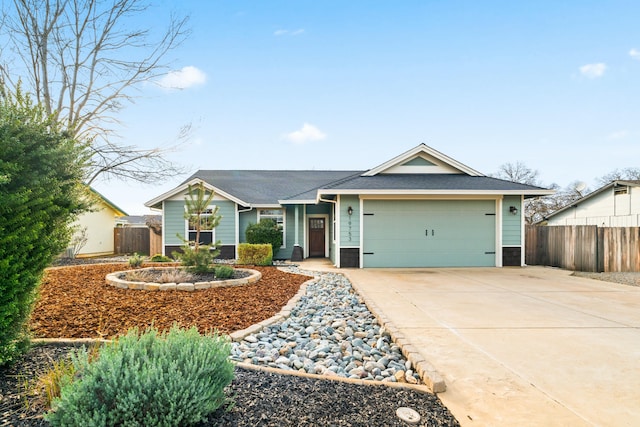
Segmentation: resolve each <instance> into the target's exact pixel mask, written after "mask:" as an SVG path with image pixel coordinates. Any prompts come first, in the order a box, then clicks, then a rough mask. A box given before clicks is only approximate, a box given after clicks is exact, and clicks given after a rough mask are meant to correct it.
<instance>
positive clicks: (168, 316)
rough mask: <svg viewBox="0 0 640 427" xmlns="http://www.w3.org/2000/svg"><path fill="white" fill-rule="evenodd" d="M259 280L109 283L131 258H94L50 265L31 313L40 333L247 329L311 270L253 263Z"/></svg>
mask: <svg viewBox="0 0 640 427" xmlns="http://www.w3.org/2000/svg"><path fill="white" fill-rule="evenodd" d="M251 268H252V269H255V270H258V271H260V272H261V273H262V279H260V280H259V281H258V282H257V283H255V284H251V285H245V286H236V287H228V288H212V289H204V290H199V291H195V292H185V291H142V290H129V289H118V288H115V287H113V286H110V285H107V284H106V282H105V275H106V274H107V273H111V272H114V271H121V270H128V269H129V266H128V265H126V264H94V265H83V266H73V267H62V268H56V269H50V270H47V272H46V273H45V276H44V279H43V281H42V285H41V287H40V296H39V299H38V302H37V304H36V306H35V309H34V311H33V314H32V315H31V329H32V331H33V335H34V337H37V338H111V337H113V336H115V335H118V334H121V333H124V332H126V331H127V329H129V328H131V327H134V326H137V327H139V328H141V329H144V328H146V327H147V326H151V325H153V326H155V327H156V328H158V329H159V330H165V329H168V328H170V327H171V325H172V324H173V323H174V322H178V323H179V324H180V325H181V326H184V327H190V326H194V325H195V326H196V327H197V328H198V330H199V331H200V332H207V331H210V330H212V329H214V328H215V329H218V330H219V331H220V332H223V333H229V332H233V331H236V330H240V329H244V328H246V327H248V326H251V325H253V324H255V323H258V322H260V321H262V320H265V319H267V318H269V317H271V316H273V315H274V314H277V313H278V312H279V311H280V309H281V308H282V307H283V306H284V305H285V304H286V303H287V302H288V301H289V299H291V298H292V297H293V296H294V295H295V294H296V293H297V292H298V289H299V288H300V285H301V284H302V283H303V282H305V281H307V280H309V277H308V276H301V275H298V274H291V273H285V272H282V271H280V270H278V269H277V268H275V267H251Z"/></svg>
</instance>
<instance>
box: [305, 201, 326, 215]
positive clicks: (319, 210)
mask: <svg viewBox="0 0 640 427" xmlns="http://www.w3.org/2000/svg"><path fill="white" fill-rule="evenodd" d="M331 206H332V205H331V204H329V203H320V204H319V205H306V209H307V215H313V214H329V213H331V210H332V209H331Z"/></svg>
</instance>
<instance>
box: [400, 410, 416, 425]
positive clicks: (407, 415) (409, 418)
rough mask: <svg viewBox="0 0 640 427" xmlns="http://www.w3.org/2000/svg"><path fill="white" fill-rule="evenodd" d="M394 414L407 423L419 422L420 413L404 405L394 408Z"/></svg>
mask: <svg viewBox="0 0 640 427" xmlns="http://www.w3.org/2000/svg"><path fill="white" fill-rule="evenodd" d="M396 415H397V416H398V418H400V419H401V420H402V421H405V422H407V423H409V424H418V423H419V422H420V414H418V413H417V412H416V411H414V410H413V409H411V408H407V407H405V406H403V407H400V408H398V409H396Z"/></svg>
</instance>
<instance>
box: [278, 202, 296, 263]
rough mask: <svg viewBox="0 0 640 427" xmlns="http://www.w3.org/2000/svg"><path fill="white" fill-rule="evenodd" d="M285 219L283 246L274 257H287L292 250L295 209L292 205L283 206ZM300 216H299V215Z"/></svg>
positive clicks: (289, 256)
mask: <svg viewBox="0 0 640 427" xmlns="http://www.w3.org/2000/svg"><path fill="white" fill-rule="evenodd" d="M284 211H285V212H284V214H285V220H284V227H285V230H286V232H285V236H284V239H285V241H284V247H283V248H280V250H279V251H278V252H277V253H276V254H275V255H274V256H273V258H274V259H289V258H291V253H292V252H293V245H294V243H295V238H296V236H295V232H296V231H295V222H296V221H295V210H294V208H293V206H287V207H285V208H284ZM300 218H301V217H300Z"/></svg>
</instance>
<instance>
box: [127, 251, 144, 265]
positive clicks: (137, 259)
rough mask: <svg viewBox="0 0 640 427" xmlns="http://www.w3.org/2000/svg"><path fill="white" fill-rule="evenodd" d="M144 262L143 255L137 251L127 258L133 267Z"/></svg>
mask: <svg viewBox="0 0 640 427" xmlns="http://www.w3.org/2000/svg"><path fill="white" fill-rule="evenodd" d="M143 262H144V256H142V255H140V254H138V253H134V254H133V255H132V256H131V257H130V258H129V265H130V266H131V267H134V268H138V267H140V266H141V265H142V263H143Z"/></svg>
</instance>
